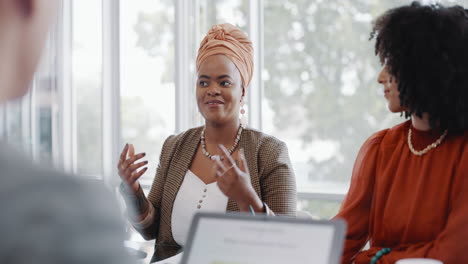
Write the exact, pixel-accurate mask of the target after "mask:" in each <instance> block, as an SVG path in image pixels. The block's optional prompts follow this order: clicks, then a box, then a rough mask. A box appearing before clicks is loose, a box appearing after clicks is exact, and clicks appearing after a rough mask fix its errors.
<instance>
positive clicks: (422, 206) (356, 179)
mask: <svg viewBox="0 0 468 264" xmlns="http://www.w3.org/2000/svg"><path fill="white" fill-rule="evenodd" d="M409 129H412V133H413V135H412V144H413V146H414V148H415V149H416V150H421V149H424V148H425V147H427V146H428V145H429V144H431V143H433V142H434V141H436V140H437V138H439V137H440V135H441V134H442V132H440V131H426V132H423V131H418V130H416V129H414V128H413V127H412V126H411V122H410V121H407V122H404V123H402V124H400V125H397V126H395V127H393V128H391V129H387V130H383V131H380V132H377V133H376V134H374V135H373V136H371V137H370V138H369V139H368V140H367V141H366V142H365V143H364V145H363V146H362V148H361V150H360V152H359V154H358V156H357V159H356V162H355V165H354V169H353V175H352V179H351V186H350V189H349V192H348V194H347V196H346V198H345V200H344V202H343V205H342V207H341V209H340V212H339V213H338V215H337V216H336V217H337V218H343V219H345V220H346V221H347V223H348V231H347V235H346V242H345V249H344V254H343V259H342V263H343V264H348V263H351V262H352V261H354V262H355V263H356V264H364V263H365V264H368V263H370V260H371V258H372V257H373V256H374V255H375V253H376V252H377V251H379V250H380V249H382V248H383V247H390V248H392V252H391V253H389V254H388V255H385V256H383V257H382V258H381V259H380V260H379V262H378V263H379V264H389V263H394V262H395V261H397V260H399V259H402V258H413V257H426V258H434V259H439V260H441V261H443V262H444V264H459V263H468V132H466V133H464V134H462V135H454V134H451V133H450V132H449V133H448V135H447V137H446V138H445V139H444V141H442V144H441V145H439V146H438V147H437V148H435V149H432V150H430V151H429V152H428V153H426V154H425V155H423V156H416V155H414V154H413V153H412V152H411V151H410V149H409V147H408V143H407V140H408V131H409ZM367 241H369V242H370V249H368V250H365V251H361V249H362V248H363V246H364V245H365V244H366V242H367Z"/></svg>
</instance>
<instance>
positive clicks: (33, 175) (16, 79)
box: [0, 0, 133, 264]
mask: <svg viewBox="0 0 468 264" xmlns="http://www.w3.org/2000/svg"><path fill="white" fill-rule="evenodd" d="M58 4H59V2H58V1H56V0H0V58H1V60H0V103H1V104H5V103H6V102H8V101H10V100H13V99H17V98H20V97H22V96H23V95H24V94H26V93H27V92H28V87H29V85H30V82H31V80H32V77H33V74H34V71H35V69H36V66H37V64H38V61H39V58H40V53H41V50H42V48H43V46H44V42H45V39H46V35H47V31H48V28H49V24H50V23H51V22H52V20H53V18H54V14H55V12H56V10H57V7H58ZM1 146H2V147H1V149H0V234H1V238H0V263H9V264H10V263H11V264H13V263H14V264H22V263H44V264H45V263H47V264H59V263H60V264H64V263H68V264H70V263H76V264H78V263H80V264H111V263H112V264H115V263H122V264H124V263H133V262H131V260H130V259H129V258H128V256H127V255H126V253H125V250H124V248H123V239H124V229H123V224H122V222H121V221H119V219H120V217H119V212H118V207H117V204H116V202H115V201H114V200H113V199H112V198H111V195H110V193H108V192H106V191H105V189H104V188H100V187H99V186H94V185H92V184H89V183H85V182H82V181H81V180H80V179H78V178H74V177H72V176H69V175H64V174H62V173H59V172H55V171H51V170H49V169H45V168H40V167H37V166H35V165H33V164H32V163H31V162H30V161H28V160H27V159H26V158H24V157H23V156H22V155H21V154H19V153H17V152H16V151H15V150H13V149H11V148H9V147H8V146H7V144H6V143H2V144H1Z"/></svg>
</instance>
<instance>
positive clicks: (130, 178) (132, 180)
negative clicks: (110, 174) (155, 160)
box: [117, 144, 148, 192]
mask: <svg viewBox="0 0 468 264" xmlns="http://www.w3.org/2000/svg"><path fill="white" fill-rule="evenodd" d="M127 154H128V158H127ZM145 155H146V154H145V153H139V154H137V155H135V149H134V148H133V145H132V144H126V145H125V147H124V149H123V150H122V153H121V154H120V159H119V164H118V165H117V169H118V170H119V176H120V178H121V179H122V181H123V182H124V183H126V184H127V185H128V186H129V187H130V188H131V190H132V191H133V192H137V191H138V188H139V187H140V184H139V183H138V179H139V178H140V177H141V176H142V175H143V174H144V173H145V172H146V171H147V170H148V167H145V168H143V169H141V170H139V171H138V169H139V168H141V167H143V166H145V165H146V164H148V161H146V160H145V161H141V162H138V163H136V162H137V161H138V160H139V159H141V158H143V157H144V156H145Z"/></svg>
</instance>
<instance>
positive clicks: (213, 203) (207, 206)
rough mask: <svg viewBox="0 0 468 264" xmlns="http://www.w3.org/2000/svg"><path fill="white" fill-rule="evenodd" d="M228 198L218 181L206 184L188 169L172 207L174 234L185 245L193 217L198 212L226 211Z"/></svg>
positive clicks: (180, 243)
mask: <svg viewBox="0 0 468 264" xmlns="http://www.w3.org/2000/svg"><path fill="white" fill-rule="evenodd" d="M227 203H228V198H227V196H226V195H224V194H223V193H222V192H221V190H220V189H219V187H218V184H217V183H216V182H213V183H210V184H205V183H204V182H203V181H202V180H201V179H200V178H198V177H197V175H195V174H194V173H193V172H191V171H190V170H187V173H186V174H185V177H184V181H183V182H182V185H181V186H180V189H179V192H178V193H177V196H176V199H175V201H174V208H173V209H172V219H171V226H172V236H173V237H174V240H175V241H176V242H177V244H179V245H181V246H183V245H185V241H186V240H187V237H188V231H189V229H190V224H191V223H192V218H193V216H194V215H195V213H196V212H200V211H204V212H207V211H208V212H222V213H224V212H226V207H227Z"/></svg>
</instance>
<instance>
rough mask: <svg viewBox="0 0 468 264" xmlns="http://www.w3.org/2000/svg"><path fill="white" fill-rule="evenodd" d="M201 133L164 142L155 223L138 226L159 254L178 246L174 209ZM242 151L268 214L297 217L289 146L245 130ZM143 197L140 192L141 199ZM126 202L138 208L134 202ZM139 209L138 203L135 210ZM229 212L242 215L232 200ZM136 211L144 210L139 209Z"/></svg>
mask: <svg viewBox="0 0 468 264" xmlns="http://www.w3.org/2000/svg"><path fill="white" fill-rule="evenodd" d="M201 131H202V127H197V128H192V129H189V130H187V131H185V132H183V133H181V134H179V135H173V136H170V137H168V138H167V139H166V141H165V142H164V145H163V148H162V151H161V155H160V161H159V166H158V168H157V171H156V176H155V178H154V181H153V184H152V186H151V190H150V193H149V195H148V198H147V199H148V200H149V202H150V204H151V205H152V206H153V207H154V220H153V222H152V224H151V225H150V226H148V227H145V228H141V227H139V226H135V228H136V229H137V230H138V231H139V232H140V233H141V234H142V235H143V237H145V238H146V239H148V240H149V239H154V238H156V250H157V251H158V247H157V246H158V245H166V246H168V245H169V246H170V245H173V246H177V243H176V242H175V241H174V238H173V237H172V230H171V218H172V217H171V216H172V209H173V205H174V201H175V198H176V196H177V192H178V191H179V188H180V186H181V185H182V181H183V179H184V176H185V173H186V172H187V170H188V169H189V167H190V165H191V162H192V160H193V158H194V156H195V153H196V151H197V148H198V146H199V144H200V135H201ZM239 147H240V148H242V149H244V153H245V157H246V160H247V166H248V168H249V172H250V176H251V183H252V186H253V188H254V189H255V192H256V193H257V195H258V196H259V197H260V199H261V200H262V201H263V202H264V203H265V204H266V205H267V207H268V209H267V210H271V211H273V212H274V213H275V214H276V215H287V216H295V215H296V202H297V198H296V181H295V176H294V172H293V169H292V167H291V163H290V160H289V154H288V150H287V147H286V144H285V143H283V142H282V141H280V140H278V139H276V138H275V137H272V136H269V135H266V134H263V133H261V132H258V131H255V130H253V129H247V128H246V129H244V130H243V131H242V134H241V139H240V142H239ZM142 195H144V194H143V192H142V191H141V190H140V192H139V194H138V196H140V197H141V196H142ZM124 196H125V195H124ZM127 198H128V197H127ZM125 200H126V201H129V202H130V203H133V206H135V198H133V199H125ZM136 200H138V199H136ZM132 201H133V202H132ZM140 204H141V203H140ZM139 206H141V205H138V202H137V204H136V207H139ZM151 209H153V208H151ZM226 210H227V211H234V212H235V211H239V207H238V206H237V204H236V202H235V201H233V200H229V201H228V205H227V208H226ZM137 211H141V210H138V208H137Z"/></svg>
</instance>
